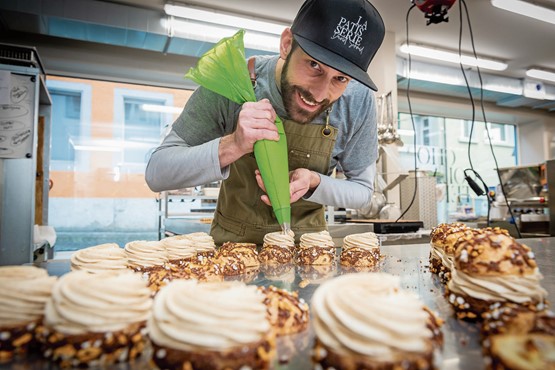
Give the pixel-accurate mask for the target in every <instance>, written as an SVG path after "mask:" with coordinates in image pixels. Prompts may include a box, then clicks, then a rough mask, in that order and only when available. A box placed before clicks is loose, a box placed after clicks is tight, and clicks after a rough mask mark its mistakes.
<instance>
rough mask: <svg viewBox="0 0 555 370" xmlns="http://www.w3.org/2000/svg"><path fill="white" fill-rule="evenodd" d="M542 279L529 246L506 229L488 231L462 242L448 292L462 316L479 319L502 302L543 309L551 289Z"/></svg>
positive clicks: (456, 311)
mask: <svg viewBox="0 0 555 370" xmlns="http://www.w3.org/2000/svg"><path fill="white" fill-rule="evenodd" d="M542 279H543V276H542V274H541V273H540V271H539V269H538V267H537V264H536V261H535V259H534V253H533V252H532V251H531V250H530V248H529V247H528V246H526V245H524V244H521V243H519V242H517V241H516V240H515V239H513V238H512V237H510V236H507V235H505V234H502V233H496V232H484V233H480V234H474V235H467V237H465V238H464V240H462V241H461V242H460V243H459V245H458V247H457V249H456V251H455V260H454V269H453V270H452V271H451V280H450V281H449V282H448V284H447V289H446V291H445V294H446V297H447V299H448V300H449V302H450V303H451V304H452V306H453V308H454V310H455V313H456V316H457V317H458V318H460V319H467V320H479V319H480V316H481V314H482V313H484V312H486V311H488V310H489V309H490V307H492V306H493V305H496V304H498V303H499V304H505V303H510V302H512V303H515V304H518V305H522V306H525V307H529V308H530V309H534V310H541V309H543V307H544V306H545V300H546V296H547V292H546V290H545V289H544V288H543V287H542V286H541V285H540V281H541V280H542Z"/></svg>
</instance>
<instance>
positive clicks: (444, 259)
mask: <svg viewBox="0 0 555 370" xmlns="http://www.w3.org/2000/svg"><path fill="white" fill-rule="evenodd" d="M430 253H431V255H432V258H435V259H438V260H440V261H441V263H442V264H443V266H445V267H447V268H448V269H449V270H453V268H454V264H455V258H454V256H453V255H451V254H448V253H445V250H444V249H443V248H442V247H438V246H436V245H434V244H431V249H430Z"/></svg>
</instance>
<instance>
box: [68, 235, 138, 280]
mask: <svg viewBox="0 0 555 370" xmlns="http://www.w3.org/2000/svg"><path fill="white" fill-rule="evenodd" d="M70 262H71V270H72V271H75V270H84V271H87V272H90V273H92V274H96V273H99V272H104V271H114V272H120V271H124V270H126V269H127V255H126V253H125V250H124V249H123V248H120V247H119V245H117V244H116V243H106V244H100V245H95V246H92V247H88V248H83V249H80V250H78V251H76V252H74V253H73V254H72V255H71V258H70Z"/></svg>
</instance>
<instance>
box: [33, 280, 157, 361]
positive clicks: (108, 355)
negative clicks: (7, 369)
mask: <svg viewBox="0 0 555 370" xmlns="http://www.w3.org/2000/svg"><path fill="white" fill-rule="evenodd" d="M151 307H152V299H151V298H150V290H149V289H148V287H147V285H146V282H145V281H143V280H142V279H141V277H140V275H138V274H136V273H133V272H131V271H125V272H121V273H119V274H114V273H113V272H105V273H98V274H89V273H87V272H85V271H72V272H70V273H67V274H65V275H63V276H62V277H61V278H60V279H59V280H58V281H57V283H56V284H55V285H54V288H53V289H52V296H51V298H50V299H49V301H48V302H47V304H46V307H45V315H44V331H43V332H41V333H39V339H40V342H41V344H42V348H43V355H44V357H46V358H47V359H50V360H51V361H53V362H54V363H56V364H58V365H59V366H60V367H64V368H65V367H91V366H100V367H102V366H107V365H110V364H114V363H117V362H125V361H128V360H132V359H134V358H137V357H138V356H140V355H141V353H142V352H143V350H144V348H145V344H146V343H147V339H148V338H147V336H146V330H145V326H146V320H147V318H148V317H149V315H150V312H151Z"/></svg>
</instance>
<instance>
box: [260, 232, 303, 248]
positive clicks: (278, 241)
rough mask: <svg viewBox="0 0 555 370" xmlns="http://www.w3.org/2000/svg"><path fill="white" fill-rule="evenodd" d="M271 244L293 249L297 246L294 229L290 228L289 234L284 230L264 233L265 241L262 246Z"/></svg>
mask: <svg viewBox="0 0 555 370" xmlns="http://www.w3.org/2000/svg"><path fill="white" fill-rule="evenodd" d="M269 245H272V246H278V247H283V248H288V249H291V250H292V249H294V248H295V233H294V232H293V231H292V230H289V233H287V234H284V233H283V232H282V231H276V232H274V233H268V234H266V235H264V243H263V245H262V247H263V248H264V247H267V246H269Z"/></svg>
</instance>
